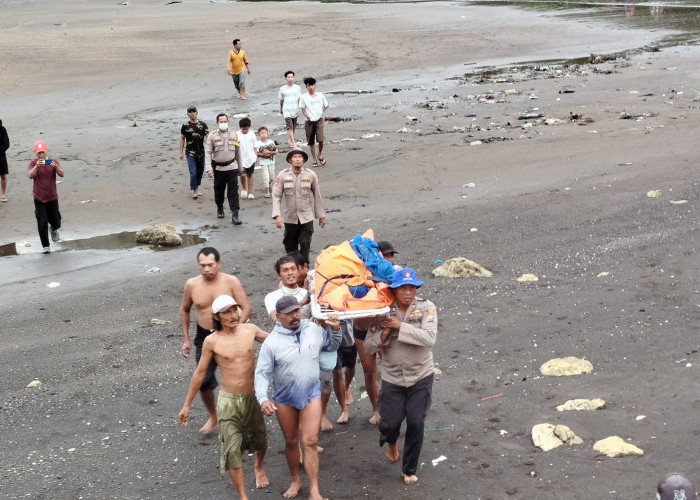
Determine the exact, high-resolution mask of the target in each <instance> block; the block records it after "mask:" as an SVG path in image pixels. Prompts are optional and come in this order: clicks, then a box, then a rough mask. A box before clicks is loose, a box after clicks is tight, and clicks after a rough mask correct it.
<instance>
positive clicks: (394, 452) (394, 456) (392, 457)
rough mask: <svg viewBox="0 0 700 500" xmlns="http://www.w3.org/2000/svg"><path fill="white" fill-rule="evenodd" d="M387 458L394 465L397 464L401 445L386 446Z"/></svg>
mask: <svg viewBox="0 0 700 500" xmlns="http://www.w3.org/2000/svg"><path fill="white" fill-rule="evenodd" d="M386 458H388V459H389V462H391V463H392V464H393V463H394V462H396V461H397V460H398V459H399V444H398V443H394V444H388V443H387V445H386Z"/></svg>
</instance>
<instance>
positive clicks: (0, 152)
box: [0, 120, 10, 202]
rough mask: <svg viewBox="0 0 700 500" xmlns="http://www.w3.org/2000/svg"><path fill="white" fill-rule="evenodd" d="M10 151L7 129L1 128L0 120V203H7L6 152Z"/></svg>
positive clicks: (0, 121)
mask: <svg viewBox="0 0 700 500" xmlns="http://www.w3.org/2000/svg"><path fill="white" fill-rule="evenodd" d="M8 149H10V136H8V135H7V129H6V128H5V127H3V126H2V120H0V189H1V190H2V191H0V201H2V202H5V201H7V174H8V173H9V170H8V167H7V150H8Z"/></svg>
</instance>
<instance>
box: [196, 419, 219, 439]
mask: <svg viewBox="0 0 700 500" xmlns="http://www.w3.org/2000/svg"><path fill="white" fill-rule="evenodd" d="M215 429H216V421H215V420H214V419H213V418H211V417H209V418H208V419H207V421H206V422H205V423H204V425H203V426H202V427H201V428H200V429H199V433H200V434H205V435H206V434H211V433H212V432H214V430H215Z"/></svg>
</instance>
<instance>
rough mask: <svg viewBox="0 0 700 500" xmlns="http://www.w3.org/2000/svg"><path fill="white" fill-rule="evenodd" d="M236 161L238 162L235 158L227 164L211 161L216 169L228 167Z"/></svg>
mask: <svg viewBox="0 0 700 500" xmlns="http://www.w3.org/2000/svg"><path fill="white" fill-rule="evenodd" d="M234 161H236V159H235V158H234V159H233V160H230V161H226V162H224V163H219V162H218V161H214V160H212V161H211V164H212V165H213V166H215V167H228V166H229V165H230V164H231V163H233V162H234Z"/></svg>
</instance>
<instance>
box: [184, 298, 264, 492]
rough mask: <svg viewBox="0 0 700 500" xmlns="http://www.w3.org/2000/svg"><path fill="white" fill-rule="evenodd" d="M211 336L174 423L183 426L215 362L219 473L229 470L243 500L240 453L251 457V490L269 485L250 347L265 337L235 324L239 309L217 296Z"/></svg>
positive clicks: (239, 313) (247, 325) (253, 357)
mask: <svg viewBox="0 0 700 500" xmlns="http://www.w3.org/2000/svg"><path fill="white" fill-rule="evenodd" d="M211 309H212V312H213V314H214V318H213V323H214V327H215V329H216V331H215V332H214V333H213V334H211V335H209V336H208V337H207V338H205V339H204V344H203V346H202V358H201V359H200V361H199V364H198V365H197V369H196V370H195V372H194V374H193V375H192V381H191V382H190V389H189V391H188V392H187V397H186V398H185V404H184V405H183V406H182V410H180V413H179V414H178V416H177V418H178V421H179V423H180V425H182V426H185V425H187V417H188V416H189V413H190V405H191V404H192V400H193V399H194V397H195V394H197V391H198V390H199V388H200V387H201V385H202V382H204V378H205V377H206V373H207V367H208V366H209V363H210V361H212V359H213V360H215V361H216V364H217V365H218V367H219V373H220V375H221V389H220V390H219V397H218V399H217V404H216V411H217V415H218V418H219V441H220V443H221V452H220V454H219V457H220V461H221V463H220V469H221V473H222V474H225V472H224V471H226V470H228V472H229V475H230V476H231V481H232V482H233V485H234V486H235V488H236V491H238V496H240V497H241V499H242V500H247V499H248V496H247V494H246V489H245V484H244V482H243V467H242V461H241V453H242V452H243V451H244V450H246V449H248V450H250V451H254V452H255V486H256V487H257V488H265V487H267V486H269V485H270V481H268V479H267V475H266V474H265V470H264V469H263V458H264V457H265V451H266V450H267V433H266V431H265V420H264V419H263V416H262V412H261V411H260V405H259V404H258V401H257V400H256V399H255V391H254V390H253V387H254V379H255V353H254V351H253V347H254V344H255V342H262V341H264V340H265V339H266V338H267V335H268V334H267V332H265V331H263V330H261V329H260V328H258V327H257V326H255V325H253V324H250V323H247V324H240V323H239V320H240V315H241V308H240V307H239V305H238V304H237V303H236V301H235V300H234V299H233V297H231V296H230V295H220V296H218V297H217V298H216V299H215V300H214V302H213V303H212V305H211Z"/></svg>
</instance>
